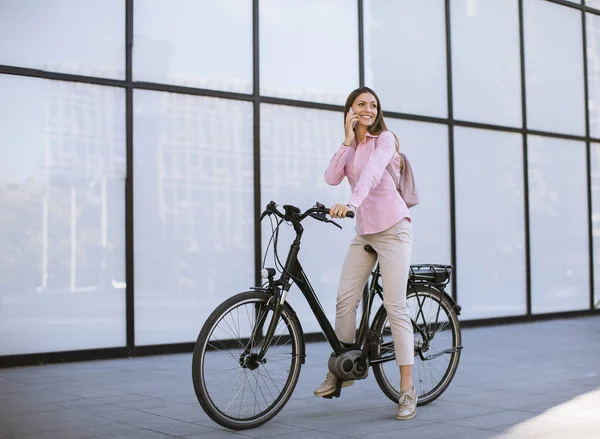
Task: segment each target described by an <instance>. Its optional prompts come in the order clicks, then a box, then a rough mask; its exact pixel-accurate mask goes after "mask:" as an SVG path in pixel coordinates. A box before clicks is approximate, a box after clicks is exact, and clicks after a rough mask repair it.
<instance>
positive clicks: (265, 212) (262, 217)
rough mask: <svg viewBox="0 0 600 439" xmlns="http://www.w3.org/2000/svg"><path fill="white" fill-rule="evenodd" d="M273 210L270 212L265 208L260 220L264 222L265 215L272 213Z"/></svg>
mask: <svg viewBox="0 0 600 439" xmlns="http://www.w3.org/2000/svg"><path fill="white" fill-rule="evenodd" d="M270 214H271V212H269V211H268V210H265V211H264V212H263V213H262V214H261V215H260V219H259V220H258V222H259V223H260V222H262V220H263V219H264V217H266V216H267V215H270Z"/></svg>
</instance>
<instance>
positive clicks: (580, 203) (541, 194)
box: [528, 136, 590, 314]
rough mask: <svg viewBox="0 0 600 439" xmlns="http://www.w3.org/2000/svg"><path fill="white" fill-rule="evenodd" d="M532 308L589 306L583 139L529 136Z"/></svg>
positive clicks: (540, 310) (536, 310)
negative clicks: (580, 140)
mask: <svg viewBox="0 0 600 439" xmlns="http://www.w3.org/2000/svg"><path fill="white" fill-rule="evenodd" d="M528 146H529V157H528V163H529V209H530V228H531V231H530V239H531V296H532V299H531V302H532V312H533V313H534V314H542V313H550V312H559V311H571V310H579V309H586V308H589V297H590V293H589V291H590V283H589V247H588V220H587V215H588V208H587V205H588V204H587V182H586V180H587V179H586V151H585V143H583V142H576V141H573V140H562V139H551V138H544V137H538V136H529V145H528Z"/></svg>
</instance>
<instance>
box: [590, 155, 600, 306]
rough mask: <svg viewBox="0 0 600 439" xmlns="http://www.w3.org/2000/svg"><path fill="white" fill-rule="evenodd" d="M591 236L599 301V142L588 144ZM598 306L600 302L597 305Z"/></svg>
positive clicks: (596, 300)
mask: <svg viewBox="0 0 600 439" xmlns="http://www.w3.org/2000/svg"><path fill="white" fill-rule="evenodd" d="M590 159H591V177H592V181H591V185H592V237H593V248H594V302H599V301H600V143H592V144H591V145H590ZM597 307H598V308H600V303H599V304H598V305H597Z"/></svg>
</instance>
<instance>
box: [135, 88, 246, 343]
mask: <svg viewBox="0 0 600 439" xmlns="http://www.w3.org/2000/svg"><path fill="white" fill-rule="evenodd" d="M134 98H135V112H134V118H135V123H134V131H135V132H134V142H135V147H134V173H133V175H134V191H135V201H134V208H135V212H136V214H135V217H134V218H135V229H134V230H135V340H136V344H137V345H149V344H165V343H178V342H190V341H193V340H194V339H195V337H196V336H197V335H198V332H199V330H200V327H201V326H202V323H203V322H204V321H205V320H206V318H207V317H208V315H209V314H210V313H211V312H212V311H213V309H214V308H216V306H217V305H218V304H220V303H221V302H223V301H224V300H225V299H227V298H228V297H230V296H232V295H234V294H235V293H238V292H241V291H246V290H247V289H248V287H250V286H253V285H254V210H253V205H254V203H253V198H254V195H253V187H254V185H253V161H252V157H253V152H252V151H253V143H252V104H250V103H247V102H240V101H230V100H226V99H215V98H207V97H199V96H190V95H179V94H171V93H163V92H154V91H142V90H136V92H135V95H134Z"/></svg>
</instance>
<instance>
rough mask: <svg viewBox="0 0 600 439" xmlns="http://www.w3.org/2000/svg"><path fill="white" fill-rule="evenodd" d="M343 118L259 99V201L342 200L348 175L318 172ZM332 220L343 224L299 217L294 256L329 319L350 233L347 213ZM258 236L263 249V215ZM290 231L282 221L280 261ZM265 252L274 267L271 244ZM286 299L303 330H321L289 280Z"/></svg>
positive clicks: (307, 203)
mask: <svg viewBox="0 0 600 439" xmlns="http://www.w3.org/2000/svg"><path fill="white" fill-rule="evenodd" d="M343 118H344V117H343V114H342V113H341V112H339V113H338V112H333V111H321V110H312V109H304V108H293V107H285V106H279V105H266V104H265V105H262V107H261V123H260V126H261V136H260V138H261V146H260V153H261V154H260V155H261V173H260V175H261V189H262V191H261V200H262V204H263V205H264V206H266V205H267V203H269V201H271V200H273V201H275V202H276V203H277V204H279V205H284V204H292V205H294V206H297V207H299V208H300V209H302V210H305V209H308V208H309V207H312V206H314V204H315V203H316V202H317V201H318V202H320V203H323V204H325V205H326V206H328V207H329V206H332V205H333V204H335V203H344V204H345V203H346V202H347V201H348V199H349V198H350V185H349V184H348V181H347V180H344V181H343V182H342V183H341V184H340V185H338V186H329V185H328V184H327V183H326V182H325V177H324V174H325V170H326V169H327V166H328V165H329V161H330V159H331V157H332V156H333V155H334V154H335V152H336V151H337V150H338V148H339V147H340V145H341V144H342V141H343V140H344V136H343ZM264 206H263V207H264ZM338 222H339V224H340V225H341V226H342V227H343V230H339V229H337V228H336V227H335V226H333V225H331V224H325V223H321V222H318V221H313V220H311V219H310V218H309V219H308V220H307V221H304V222H303V223H302V225H303V226H304V229H305V230H304V235H303V236H302V248H301V250H300V254H299V256H298V258H299V259H300V261H301V263H302V267H303V268H304V271H305V272H306V273H307V276H308V277H309V279H310V282H311V284H312V286H313V288H314V289H315V291H316V293H317V295H318V297H319V300H320V301H321V304H322V305H323V310H324V311H325V313H326V314H327V316H328V317H329V319H331V322H332V323H333V321H334V319H335V298H336V293H337V288H338V283H339V280H340V273H341V270H342V264H343V262H344V258H345V256H346V252H347V250H348V246H349V245H350V242H351V241H352V239H353V238H354V235H355V234H356V233H355V231H354V227H355V221H354V220H353V219H345V220H339V221H338ZM262 236H263V245H262V249H263V255H264V254H265V252H266V249H267V243H268V241H269V239H270V237H271V227H270V225H269V222H268V221H266V220H265V221H263V228H262ZM293 237H295V234H294V231H293V229H292V228H291V227H289V226H288V225H286V224H285V223H284V224H282V226H281V227H280V237H279V245H278V252H279V257H280V259H281V261H282V262H285V257H286V255H287V251H288V250H289V247H290V244H291V241H292V239H293ZM266 254H267V259H266V266H267V267H273V268H274V267H275V265H274V262H273V251H272V247H271V249H270V251H269V252H268V253H266ZM287 300H288V301H289V302H290V303H291V305H292V307H294V309H295V310H296V312H297V313H298V314H299V315H301V316H302V327H303V328H304V330H305V331H307V332H315V331H321V329H320V327H319V324H318V322H317V320H316V319H315V318H314V317H313V316H312V311H311V310H310V307H309V306H308V304H307V302H306V300H305V299H304V298H303V297H302V293H301V292H300V291H299V290H298V288H297V287H296V286H295V285H294V286H293V287H292V289H291V290H290V293H289V294H288V299H287Z"/></svg>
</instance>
